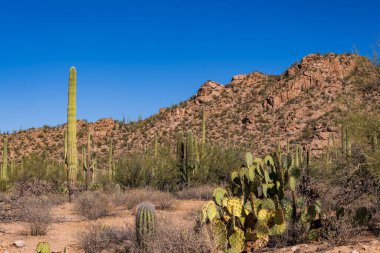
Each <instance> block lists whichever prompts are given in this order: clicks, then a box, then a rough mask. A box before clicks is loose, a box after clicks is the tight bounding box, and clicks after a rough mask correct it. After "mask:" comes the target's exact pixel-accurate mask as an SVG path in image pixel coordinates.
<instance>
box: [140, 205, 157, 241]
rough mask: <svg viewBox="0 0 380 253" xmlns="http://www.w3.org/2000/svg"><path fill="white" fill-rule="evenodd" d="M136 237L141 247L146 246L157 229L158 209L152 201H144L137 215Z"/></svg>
mask: <svg viewBox="0 0 380 253" xmlns="http://www.w3.org/2000/svg"><path fill="white" fill-rule="evenodd" d="M135 223H136V237H137V243H138V245H139V246H140V247H141V248H145V247H146V246H147V243H148V241H149V239H151V237H152V236H154V234H155V231H156V210H155V208H154V206H153V205H152V204H150V203H142V204H141V205H140V206H139V208H138V210H137V215H136V222H135Z"/></svg>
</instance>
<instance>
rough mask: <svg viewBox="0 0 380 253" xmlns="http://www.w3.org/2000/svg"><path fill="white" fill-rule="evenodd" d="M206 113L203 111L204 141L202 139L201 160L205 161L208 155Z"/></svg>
mask: <svg viewBox="0 0 380 253" xmlns="http://www.w3.org/2000/svg"><path fill="white" fill-rule="evenodd" d="M205 149H206V112H205V109H204V108H203V109H202V139H201V158H202V159H203V158H204V156H205V154H206V151H205Z"/></svg>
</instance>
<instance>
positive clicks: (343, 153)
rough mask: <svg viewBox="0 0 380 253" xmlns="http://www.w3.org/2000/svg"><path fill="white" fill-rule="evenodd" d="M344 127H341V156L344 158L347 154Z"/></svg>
mask: <svg viewBox="0 0 380 253" xmlns="http://www.w3.org/2000/svg"><path fill="white" fill-rule="evenodd" d="M346 133H347V132H346V127H344V126H343V125H342V138H341V142H342V155H343V156H345V155H346V154H347V136H346Z"/></svg>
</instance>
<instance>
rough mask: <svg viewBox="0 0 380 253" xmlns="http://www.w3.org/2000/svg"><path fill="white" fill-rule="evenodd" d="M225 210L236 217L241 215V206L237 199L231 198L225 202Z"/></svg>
mask: <svg viewBox="0 0 380 253" xmlns="http://www.w3.org/2000/svg"><path fill="white" fill-rule="evenodd" d="M227 210H228V212H229V213H230V214H231V215H233V216H236V217H240V216H241V214H242V210H243V207H242V204H241V200H240V199H239V198H231V199H229V200H228V201H227Z"/></svg>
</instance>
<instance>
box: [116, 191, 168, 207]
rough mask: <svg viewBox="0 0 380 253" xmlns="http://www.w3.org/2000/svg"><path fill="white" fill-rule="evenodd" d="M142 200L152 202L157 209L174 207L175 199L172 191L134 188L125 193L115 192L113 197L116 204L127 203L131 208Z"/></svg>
mask: <svg viewBox="0 0 380 253" xmlns="http://www.w3.org/2000/svg"><path fill="white" fill-rule="evenodd" d="M142 202H151V203H153V204H154V205H155V207H156V208H157V209H160V210H168V209H173V208H174V202H175V199H174V196H173V195H172V194H171V193H168V192H161V191H155V190H151V189H132V190H128V191H126V192H124V193H121V192H118V193H114V197H113V203H114V204H115V205H127V206H128V208H130V209H132V208H134V207H136V206H138V205H139V204H141V203H142Z"/></svg>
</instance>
